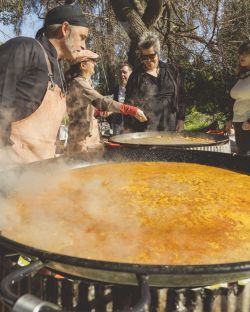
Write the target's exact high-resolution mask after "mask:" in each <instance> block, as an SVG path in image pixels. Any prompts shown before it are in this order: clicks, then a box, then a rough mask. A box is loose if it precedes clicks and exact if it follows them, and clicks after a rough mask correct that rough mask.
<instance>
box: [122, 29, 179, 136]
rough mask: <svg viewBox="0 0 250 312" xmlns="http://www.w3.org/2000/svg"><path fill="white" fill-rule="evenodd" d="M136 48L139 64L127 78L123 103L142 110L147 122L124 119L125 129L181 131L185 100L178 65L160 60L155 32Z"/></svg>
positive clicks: (131, 130)
mask: <svg viewBox="0 0 250 312" xmlns="http://www.w3.org/2000/svg"><path fill="white" fill-rule="evenodd" d="M138 47H139V56H140V61H141V64H140V66H139V68H138V69H136V70H133V72H132V74H131V75H130V77H129V80H128V83H127V87H126V97H125V102H126V103H131V104H133V105H136V106H138V107H140V108H141V109H143V111H144V113H145V115H146V117H147V121H146V122H143V123H141V124H140V123H138V122H137V121H136V120H132V119H131V118H126V119H125V121H124V128H125V131H127V132H136V131H150V130H151V131H168V130H176V131H182V130H183V128H184V117H185V103H184V101H183V92H182V82H181V78H180V74H179V72H178V70H177V68H176V67H175V66H174V65H172V64H166V63H164V62H162V61H161V60H160V41H159V39H158V37H157V36H156V35H155V34H154V33H152V32H149V33H146V34H145V35H144V36H143V37H142V38H141V40H140V42H139V44H138Z"/></svg>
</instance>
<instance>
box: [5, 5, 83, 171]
mask: <svg viewBox="0 0 250 312" xmlns="http://www.w3.org/2000/svg"><path fill="white" fill-rule="evenodd" d="M87 36H88V25H87V22H86V19H85V17H84V15H83V14H82V13H81V10H80V9H79V8H78V7H75V6H71V5H61V6H58V7H55V8H54V9H52V10H50V11H49V12H48V13H47V14H46V17H45V21H44V26H43V27H42V28H41V29H40V30H39V31H38V32H37V36H36V39H33V38H26V37H17V38H13V39H10V40H9V41H7V42H6V43H4V44H3V45H1V46H0V55H1V58H0V129H1V130H0V165H1V166H3V167H4V166H8V165H13V164H18V163H28V162H33V161H38V160H42V159H47V158H51V157H54V156H55V141H56V137H57V133H58V130H59V127H60V124H61V121H62V119H63V117H64V114H65V112H66V102H65V93H66V88H65V81H64V77H63V72H62V68H61V66H60V64H59V60H63V59H66V60H69V61H73V60H74V59H75V58H76V57H77V56H78V55H79V53H83V52H84V50H85V40H86V38H87Z"/></svg>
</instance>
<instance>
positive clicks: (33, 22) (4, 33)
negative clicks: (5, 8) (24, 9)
mask: <svg viewBox="0 0 250 312" xmlns="http://www.w3.org/2000/svg"><path fill="white" fill-rule="evenodd" d="M42 24H43V21H42V20H40V19H38V17H37V16H36V15H35V14H30V15H27V16H26V17H25V20H24V22H23V25H22V28H21V36H27V37H34V36H35V34H36V32H37V30H38V29H39V28H41V27H42ZM13 37H16V35H15V33H14V29H13V26H12V25H8V26H6V25H3V24H2V23H1V22H0V42H5V41H7V40H9V39H10V38H13Z"/></svg>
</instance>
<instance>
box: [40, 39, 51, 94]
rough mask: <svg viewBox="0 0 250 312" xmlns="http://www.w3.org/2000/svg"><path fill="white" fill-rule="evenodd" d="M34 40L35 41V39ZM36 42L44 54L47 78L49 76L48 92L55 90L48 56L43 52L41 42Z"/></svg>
mask: <svg viewBox="0 0 250 312" xmlns="http://www.w3.org/2000/svg"><path fill="white" fill-rule="evenodd" d="M35 40H36V39H35ZM36 42H38V43H39V45H40V47H41V48H42V50H43V53H44V56H45V61H46V64H47V68H48V76H49V81H50V86H49V89H50V90H54V89H55V85H56V84H55V82H54V79H53V78H54V75H53V73H52V67H51V63H50V60H49V57H48V54H47V52H46V51H45V49H44V47H43V45H42V44H41V42H39V41H38V40H36Z"/></svg>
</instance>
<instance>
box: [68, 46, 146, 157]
mask: <svg viewBox="0 0 250 312" xmlns="http://www.w3.org/2000/svg"><path fill="white" fill-rule="evenodd" d="M97 59H98V55H97V54H96V53H93V52H91V51H89V50H85V51H84V55H83V56H82V57H81V56H80V57H78V58H77V60H76V61H75V62H74V64H72V65H71V67H70V69H69V70H68V72H67V73H66V75H65V76H66V80H67V87H68V92H67V97H66V101H67V111H68V115H69V120H70V124H69V129H68V132H69V136H68V143H67V151H68V153H69V154H73V153H80V152H83V151H85V152H96V151H97V152H98V151H99V150H101V149H102V144H101V142H100V135H99V129H98V124H97V120H96V119H95V118H94V108H97V109H98V110H99V111H101V112H106V114H107V115H108V114H109V113H111V112H117V113H122V114H124V115H129V116H131V117H132V118H137V119H138V120H139V122H143V121H145V120H147V119H146V117H145V115H144V114H143V112H142V111H141V110H140V109H139V108H137V107H134V106H131V105H127V104H123V103H119V102H117V101H114V100H112V99H111V98H108V97H104V96H102V95H101V94H100V93H98V92H97V91H96V90H95V89H94V87H93V86H92V82H91V77H92V76H93V74H94V73H95V64H96V61H97Z"/></svg>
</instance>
